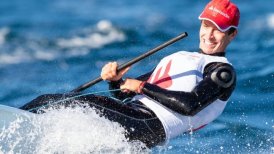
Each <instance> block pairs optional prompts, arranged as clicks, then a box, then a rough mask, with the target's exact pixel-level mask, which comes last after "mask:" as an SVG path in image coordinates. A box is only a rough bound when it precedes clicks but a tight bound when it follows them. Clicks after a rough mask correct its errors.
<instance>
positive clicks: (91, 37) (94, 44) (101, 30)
mask: <svg viewBox="0 0 274 154" xmlns="http://www.w3.org/2000/svg"><path fill="white" fill-rule="evenodd" d="M125 38H126V37H125V35H124V34H123V33H122V32H121V31H119V30H118V29H116V28H115V27H114V26H113V25H112V24H111V22H109V21H107V20H102V21H100V22H98V23H97V25H96V28H95V32H92V33H90V34H88V35H86V36H83V37H81V36H75V37H73V38H70V39H59V40H58V41H57V44H58V45H59V46H61V47H64V48H72V47H88V48H100V47H103V46H104V45H107V44H110V43H113V42H122V41H124V40H125Z"/></svg>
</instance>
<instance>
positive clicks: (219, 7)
mask: <svg viewBox="0 0 274 154" xmlns="http://www.w3.org/2000/svg"><path fill="white" fill-rule="evenodd" d="M199 19H200V20H208V21H211V22H212V23H213V24H215V26H216V27H217V28H218V29H219V30H220V31H222V32H225V31H227V30H228V29H229V28H231V27H234V28H236V29H237V28H238V24H239V19H240V11H239V9H238V7H237V6H236V5H235V4H233V3H232V2H230V1H229V0H212V1H211V2H209V3H208V4H207V5H206V7H205V9H204V11H203V12H202V13H201V15H200V16H199Z"/></svg>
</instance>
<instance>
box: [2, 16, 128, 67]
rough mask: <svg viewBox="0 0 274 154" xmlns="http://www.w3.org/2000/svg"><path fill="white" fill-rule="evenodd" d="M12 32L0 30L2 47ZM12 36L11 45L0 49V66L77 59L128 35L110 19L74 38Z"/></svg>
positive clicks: (7, 44)
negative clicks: (36, 61)
mask: <svg viewBox="0 0 274 154" xmlns="http://www.w3.org/2000/svg"><path fill="white" fill-rule="evenodd" d="M10 31H11V32H12V29H11V30H10V29H9V28H3V29H0V45H1V43H2V44H3V43H4V42H5V38H6V35H7V34H8V33H9V32H10ZM12 33H13V32H12ZM12 35H13V38H10V39H9V42H6V43H5V44H4V45H2V46H0V51H1V52H0V65H8V64H18V63H24V62H31V61H35V60H45V61H52V60H56V59H58V58H60V57H61V58H70V57H78V56H83V55H87V54H89V53H90V52H91V49H98V48H103V47H104V46H106V45H109V44H112V43H116V42H123V41H125V40H126V35H125V34H124V33H123V32H122V31H120V30H119V29H118V28H116V27H115V26H113V25H112V23H111V22H110V21H107V20H101V21H99V22H98V23H97V24H96V25H95V26H92V27H88V28H85V29H84V30H82V31H80V32H78V33H77V34H73V35H74V36H71V38H53V39H45V38H38V39H37V38H35V39H33V38H29V37H28V36H24V37H21V36H19V35H20V34H17V33H15V32H14V34H12Z"/></svg>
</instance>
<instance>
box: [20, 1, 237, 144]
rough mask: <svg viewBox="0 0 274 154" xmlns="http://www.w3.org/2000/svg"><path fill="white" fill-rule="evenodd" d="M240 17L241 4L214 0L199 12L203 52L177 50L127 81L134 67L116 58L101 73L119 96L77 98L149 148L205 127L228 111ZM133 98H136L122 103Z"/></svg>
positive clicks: (233, 78) (32, 105)
mask: <svg viewBox="0 0 274 154" xmlns="http://www.w3.org/2000/svg"><path fill="white" fill-rule="evenodd" d="M239 18H240V13H239V10H238V8H237V6H236V5H235V4H233V3H231V2H230V1H229V0H212V1H211V2H209V3H208V4H207V6H206V7H205V9H204V11H203V12H202V13H201V15H200V16H199V19H200V20H201V28H200V44H199V47H200V51H199V52H186V51H180V52H176V53H174V54H172V55H169V56H167V57H165V58H163V59H162V60H161V61H160V63H159V64H158V65H157V67H156V68H155V69H154V70H153V71H152V72H149V73H147V74H144V75H142V76H140V77H138V78H136V79H130V78H127V79H125V80H123V79H122V76H123V75H124V74H125V73H126V72H127V71H128V70H129V68H127V69H124V70H122V71H120V72H118V73H117V66H118V65H117V63H116V62H110V63H108V64H106V65H105V66H104V67H103V69H102V72H101V77H102V79H104V80H107V81H109V85H110V89H117V88H118V89H119V88H120V89H122V90H121V91H114V92H113V96H114V97H116V99H113V98H108V97H103V96H96V95H87V96H81V97H79V98H76V99H78V100H85V103H88V104H89V105H90V106H92V107H95V108H96V109H97V111H100V114H102V115H104V116H105V117H106V118H108V119H109V120H111V121H115V122H119V123H120V124H121V125H122V126H123V127H124V128H125V129H126V130H127V134H126V136H127V137H128V138H129V140H131V141H133V140H139V141H142V142H143V143H145V144H146V145H147V146H148V147H153V146H155V145H159V144H163V143H165V142H167V141H168V140H169V139H171V138H174V137H176V136H178V135H180V134H182V133H184V132H189V131H192V130H197V129H200V128H202V127H203V126H205V125H207V124H208V123H209V122H211V121H213V120H214V119H216V118H217V117H218V116H219V115H220V114H221V113H222V111H223V109H224V107H225V106H226V103H227V101H228V99H229V97H230V96H231V94H232V92H233V90H234V87H235V85H236V74H235V71H234V69H233V67H232V65H231V64H230V63H229V62H228V60H227V59H226V58H225V50H226V48H227V46H228V45H229V43H230V42H231V41H232V40H233V39H234V38H235V36H236V35H237V28H238V23H239ZM128 98H130V101H128V102H127V103H123V102H122V101H123V100H124V99H128ZM41 99H45V98H39V97H38V98H37V99H36V100H34V101H32V102H30V103H29V104H27V105H25V106H23V107H22V109H25V110H29V109H31V108H33V107H35V105H36V106H37V104H39V101H41ZM34 112H35V111H34Z"/></svg>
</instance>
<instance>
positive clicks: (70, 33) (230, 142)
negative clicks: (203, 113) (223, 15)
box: [0, 0, 274, 153]
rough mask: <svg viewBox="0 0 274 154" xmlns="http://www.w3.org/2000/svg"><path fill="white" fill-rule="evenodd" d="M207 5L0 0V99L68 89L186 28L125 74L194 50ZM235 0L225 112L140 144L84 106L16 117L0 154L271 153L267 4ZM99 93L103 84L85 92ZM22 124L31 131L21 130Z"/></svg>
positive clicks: (273, 127)
mask: <svg viewBox="0 0 274 154" xmlns="http://www.w3.org/2000/svg"><path fill="white" fill-rule="evenodd" d="M207 2H208V1H207V0H200V1H186V0H183V1H182V0H172V1H161V2H159V1H156V0H139V1H130V0H120V1H102V0H79V1H70V0H55V1H46V0H40V1H35V0H28V1H20V0H1V2H0V87H1V88H0V103H1V104H3V105H8V106H12V107H16V108H18V107H20V106H22V105H24V104H25V103H27V102H29V101H31V100H32V99H34V98H35V97H37V96H39V95H42V94H46V93H64V92H68V91H70V90H72V89H74V88H76V87H77V86H79V85H81V84H83V83H85V82H87V81H90V80H92V79H94V78H96V77H98V75H99V74H100V69H101V67H102V66H103V65H104V64H106V63H107V62H108V61H118V62H119V63H123V62H126V61H128V60H130V59H132V58H134V57H136V56H138V55H140V54H142V53H144V52H145V51H148V50H149V49H152V48H153V47H155V46H157V45H159V44H161V43H163V42H165V41H167V40H169V39H171V38H173V37H175V36H177V35H179V34H180V33H182V32H185V31H186V32H188V34H189V36H188V37H187V38H186V39H184V40H181V41H179V42H177V43H175V44H174V45H172V46H169V47H167V48H165V49H163V50H161V51H159V52H158V53H156V54H155V55H152V56H150V57H149V58H146V59H144V60H143V61H141V62H139V63H138V64H136V65H134V66H132V68H131V70H130V71H129V72H128V73H127V74H126V76H128V77H136V76H139V75H141V74H143V73H146V72H148V71H150V70H151V69H153V68H154V67H155V65H156V64H157V63H158V62H159V60H160V59H161V58H163V57H164V56H166V55H168V54H171V53H173V52H176V51H179V50H189V51H197V50H198V44H199V26H200V21H199V20H198V19H197V17H198V16H199V14H200V12H201V10H202V9H203V7H204V6H205V4H206V3H207ZM233 2H235V3H237V4H238V6H239V8H240V11H241V19H240V26H239V31H238V35H237V37H236V38H235V40H233V42H232V43H231V44H230V46H229V47H228V49H227V54H226V56H227V58H228V59H229V60H230V61H231V62H232V63H233V66H234V67H235V69H236V72H237V87H236V89H235V91H234V93H233V95H232V97H231V98H230V100H229V102H228V105H227V107H226V108H225V110H224V112H223V114H222V115H221V116H220V117H219V118H218V119H217V120H215V121H214V122H212V123H211V124H209V125H208V126H206V127H205V128H203V129H201V130H199V131H195V132H191V133H186V134H183V135H181V136H179V137H177V138H175V139H172V140H171V141H169V143H168V144H167V145H166V146H164V147H155V148H153V149H146V148H144V147H143V145H142V144H139V143H137V144H135V143H129V142H127V141H126V139H125V138H124V135H123V134H124V130H123V128H121V127H120V126H119V125H118V124H117V123H112V122H110V121H108V120H106V119H104V118H101V117H98V116H97V115H96V114H95V113H93V112H92V110H90V111H88V112H83V110H82V109H79V108H77V109H74V110H73V109H71V110H69V109H68V110H66V109H64V110H59V111H50V112H48V113H47V114H45V115H42V116H39V118H37V119H33V120H30V121H31V123H27V124H29V125H24V124H21V123H22V121H21V119H20V118H18V119H17V120H16V121H14V124H13V125H12V126H10V127H8V128H7V127H6V128H4V129H2V128H0V130H1V132H0V134H1V136H0V139H1V140H0V147H1V148H0V153H1V152H2V153H8V152H10V153H18V152H19V153H20V152H21V153H37V152H41V153H54V152H60V153H62V152H65V153H88V152H92V151H93V152H98V153H100V152H101V153H104V152H106V153H107V152H110V153H119V152H120V153H134V152H136V153H138V152H144V153H146V152H149V153H273V151H274V150H273V147H274V118H273V117H274V114H273V110H274V95H273V94H274V80H273V79H274V65H273V57H274V10H273V5H274V2H273V1H263V2H262V1H260V0H253V1H248V2H247V1H240V0H234V1H233ZM143 66H146V67H143ZM107 89H108V86H107V83H106V82H101V83H99V84H96V85H95V86H93V87H91V88H89V89H87V90H86V91H85V93H93V92H98V91H107ZM101 94H102V95H108V93H101ZM0 118H1V117H0ZM23 123H24V122H23ZM23 126H24V127H27V126H33V127H31V129H30V128H28V127H27V128H26V129H28V130H30V131H29V132H28V133H26V132H25V131H20V130H22V129H21V128H20V127H23ZM23 129H24V128H23ZM16 130H19V131H16ZM9 137H11V139H10V138H9ZM142 150H143V151H142Z"/></svg>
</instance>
